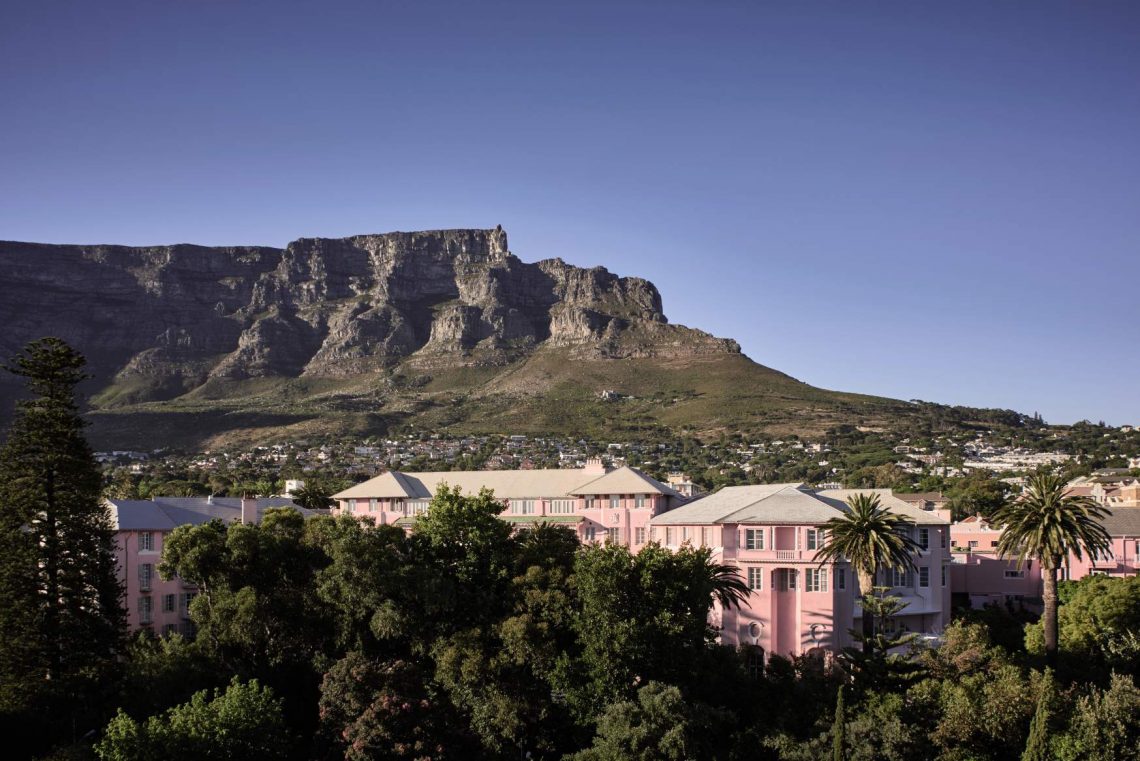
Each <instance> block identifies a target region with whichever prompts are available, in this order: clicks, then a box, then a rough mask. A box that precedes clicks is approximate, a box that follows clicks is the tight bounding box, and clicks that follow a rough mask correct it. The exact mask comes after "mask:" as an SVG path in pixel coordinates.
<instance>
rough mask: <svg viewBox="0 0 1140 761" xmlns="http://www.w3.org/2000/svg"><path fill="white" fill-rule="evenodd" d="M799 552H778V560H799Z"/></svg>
mask: <svg viewBox="0 0 1140 761" xmlns="http://www.w3.org/2000/svg"><path fill="white" fill-rule="evenodd" d="M799 557H800V551H799V550H776V560H799Z"/></svg>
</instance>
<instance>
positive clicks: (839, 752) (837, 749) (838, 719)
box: [831, 685, 847, 761]
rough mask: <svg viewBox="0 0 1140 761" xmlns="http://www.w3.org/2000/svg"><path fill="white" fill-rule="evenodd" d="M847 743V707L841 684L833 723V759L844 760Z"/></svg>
mask: <svg viewBox="0 0 1140 761" xmlns="http://www.w3.org/2000/svg"><path fill="white" fill-rule="evenodd" d="M846 744H847V709H846V708H845V707H844V705H843V685H839V695H838V696H837V697H836V698H835V722H834V723H833V724H832V725H831V761H843V759H845V758H846V757H847V756H846V754H844V752H843V747H844V746H845V745H846Z"/></svg>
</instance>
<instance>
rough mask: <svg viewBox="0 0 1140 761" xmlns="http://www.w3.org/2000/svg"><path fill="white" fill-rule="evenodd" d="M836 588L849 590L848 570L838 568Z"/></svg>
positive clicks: (836, 571) (836, 570)
mask: <svg viewBox="0 0 1140 761" xmlns="http://www.w3.org/2000/svg"><path fill="white" fill-rule="evenodd" d="M835 588H836V589H847V569H846V568H836V569H835Z"/></svg>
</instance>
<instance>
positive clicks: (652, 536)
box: [649, 526, 657, 542]
mask: <svg viewBox="0 0 1140 761" xmlns="http://www.w3.org/2000/svg"><path fill="white" fill-rule="evenodd" d="M649 541H651V542H656V541H657V527H656V526H650V527H649Z"/></svg>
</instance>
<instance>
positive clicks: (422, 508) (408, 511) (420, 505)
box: [404, 499, 431, 518]
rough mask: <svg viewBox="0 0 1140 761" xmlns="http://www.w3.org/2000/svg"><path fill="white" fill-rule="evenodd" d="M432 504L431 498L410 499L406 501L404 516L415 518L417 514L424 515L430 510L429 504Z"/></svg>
mask: <svg viewBox="0 0 1140 761" xmlns="http://www.w3.org/2000/svg"><path fill="white" fill-rule="evenodd" d="M430 504H431V500H430V499H409V500H406V501H405V502H404V517H405V518H413V517H415V516H417V515H423V514H424V513H426V512H427V511H428V505H430Z"/></svg>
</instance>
